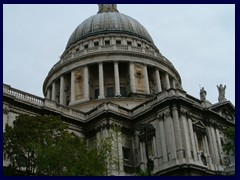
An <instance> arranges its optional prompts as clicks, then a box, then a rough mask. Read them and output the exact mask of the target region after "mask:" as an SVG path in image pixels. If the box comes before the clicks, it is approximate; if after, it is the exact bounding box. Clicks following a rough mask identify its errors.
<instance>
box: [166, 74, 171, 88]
mask: <svg viewBox="0 0 240 180" xmlns="http://www.w3.org/2000/svg"><path fill="white" fill-rule="evenodd" d="M165 83H166V88H167V89H170V88H171V87H170V82H169V76H168V73H167V72H166V73H165Z"/></svg>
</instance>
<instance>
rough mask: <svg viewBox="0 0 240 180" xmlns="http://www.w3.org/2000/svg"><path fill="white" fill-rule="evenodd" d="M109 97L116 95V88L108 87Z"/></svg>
mask: <svg viewBox="0 0 240 180" xmlns="http://www.w3.org/2000/svg"><path fill="white" fill-rule="evenodd" d="M107 97H114V88H113V87H109V88H107Z"/></svg>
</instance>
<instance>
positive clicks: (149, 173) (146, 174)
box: [137, 170, 153, 176]
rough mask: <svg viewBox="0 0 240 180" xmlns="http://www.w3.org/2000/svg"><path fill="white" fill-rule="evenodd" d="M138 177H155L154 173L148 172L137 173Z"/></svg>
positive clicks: (140, 171)
mask: <svg viewBox="0 0 240 180" xmlns="http://www.w3.org/2000/svg"><path fill="white" fill-rule="evenodd" d="M137 176H153V173H152V171H150V172H148V170H145V171H143V170H139V171H138V172H137Z"/></svg>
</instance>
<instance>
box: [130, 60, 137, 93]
mask: <svg viewBox="0 0 240 180" xmlns="http://www.w3.org/2000/svg"><path fill="white" fill-rule="evenodd" d="M129 75H130V87H131V92H132V93H136V84H135V75H134V63H133V62H130V63H129Z"/></svg>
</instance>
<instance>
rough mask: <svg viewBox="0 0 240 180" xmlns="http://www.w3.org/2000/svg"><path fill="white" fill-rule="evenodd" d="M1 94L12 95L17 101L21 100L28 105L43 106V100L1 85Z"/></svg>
mask: <svg viewBox="0 0 240 180" xmlns="http://www.w3.org/2000/svg"><path fill="white" fill-rule="evenodd" d="M3 93H6V94H9V95H12V96H14V97H16V98H17V99H22V100H25V101H28V102H30V103H34V104H38V105H41V106H42V105H43V100H44V99H43V98H40V97H38V96H34V95H32V94H29V93H26V92H23V91H20V90H18V89H15V88H12V87H11V86H9V85H5V84H3Z"/></svg>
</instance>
